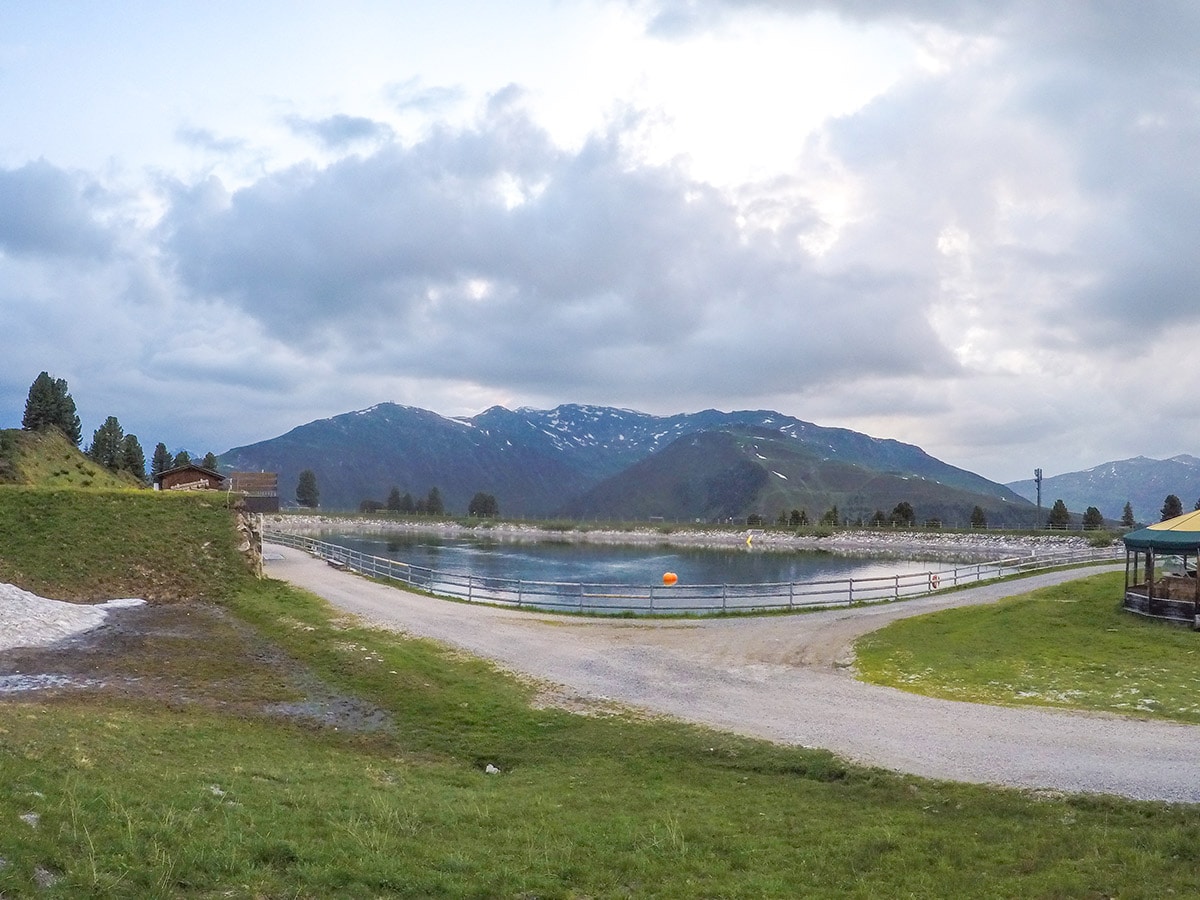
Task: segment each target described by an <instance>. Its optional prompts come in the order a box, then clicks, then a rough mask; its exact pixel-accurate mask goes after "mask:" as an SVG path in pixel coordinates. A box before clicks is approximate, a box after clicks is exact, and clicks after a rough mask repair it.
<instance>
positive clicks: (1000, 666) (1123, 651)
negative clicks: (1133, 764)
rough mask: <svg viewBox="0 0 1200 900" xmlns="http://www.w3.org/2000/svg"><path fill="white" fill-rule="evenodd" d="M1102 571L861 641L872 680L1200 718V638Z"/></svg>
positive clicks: (988, 698)
mask: <svg viewBox="0 0 1200 900" xmlns="http://www.w3.org/2000/svg"><path fill="white" fill-rule="evenodd" d="M1122 585H1123V581H1122V576H1121V575H1120V574H1119V573H1118V574H1109V575H1097V576H1094V577H1092V578H1087V579H1084V580H1082V581H1075V582H1070V583H1068V584H1065V585H1061V586H1059V587H1053V588H1045V589H1043V590H1040V591H1035V592H1033V593H1031V594H1027V595H1025V596H1023V597H1017V598H1014V599H1012V600H1008V601H1004V602H1001V603H996V604H991V605H988V606H978V607H965V608H962V609H952V610H946V611H945V612H941V613H936V614H933V615H928V616H921V617H919V618H915V619H908V620H903V621H900V622H896V623H894V624H893V625H891V626H889V627H887V628H885V629H883V630H882V631H877V632H875V633H873V634H870V635H867V636H866V637H864V638H862V639H860V640H859V642H858V645H857V648H856V651H857V652H856V656H857V664H858V671H859V673H860V675H861V676H862V677H863V678H864V679H865V680H867V681H873V682H876V683H878V684H886V685H891V686H893V687H898V688H902V689H904V690H909V691H913V692H915V693H920V694H929V695H931V696H937V697H947V698H950V699H954V700H969V701H972V702H976V703H992V704H1004V705H1037V706H1060V707H1074V708H1079V709H1093V710H1102V711H1106V712H1115V713H1122V714H1125V715H1138V716H1150V717H1158V718H1168V719H1176V720H1178V721H1181V722H1193V723H1195V722H1200V635H1197V634H1196V633H1195V632H1193V631H1191V630H1190V629H1188V628H1181V627H1179V626H1177V625H1171V624H1167V623H1162V622H1155V621H1151V620H1147V619H1143V618H1139V617H1137V616H1133V615H1130V614H1129V613H1126V612H1124V611H1122V609H1121V593H1122V590H1123V587H1122Z"/></svg>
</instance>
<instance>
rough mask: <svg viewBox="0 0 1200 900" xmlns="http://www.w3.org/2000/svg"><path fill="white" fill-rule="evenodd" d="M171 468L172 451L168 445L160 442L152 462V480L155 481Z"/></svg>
mask: <svg viewBox="0 0 1200 900" xmlns="http://www.w3.org/2000/svg"><path fill="white" fill-rule="evenodd" d="M169 468H171V451H170V450H168V449H167V445H166V444H164V443H163V442H162V441H159V442H158V444H157V445H155V447H154V456H153V457H152V458H151V460H150V479H151V480H154V479H155V478H157V477H158V476H159V475H161V474H162V473H163V472H165V471H167V469H169Z"/></svg>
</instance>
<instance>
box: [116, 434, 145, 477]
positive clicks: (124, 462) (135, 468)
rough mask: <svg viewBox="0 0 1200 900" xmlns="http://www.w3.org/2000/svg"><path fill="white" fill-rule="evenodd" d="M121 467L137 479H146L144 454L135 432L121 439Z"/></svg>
mask: <svg viewBox="0 0 1200 900" xmlns="http://www.w3.org/2000/svg"><path fill="white" fill-rule="evenodd" d="M121 468H122V469H123V470H124V471H126V472H128V473H129V474H130V475H132V476H133V477H134V478H136V479H137V480H138V481H141V482H145V480H146V454H145V452H143V450H142V444H141V442H140V441H139V440H138V438H137V435H136V434H127V435H125V439H124V440H123V441H121Z"/></svg>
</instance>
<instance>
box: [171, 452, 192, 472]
mask: <svg viewBox="0 0 1200 900" xmlns="http://www.w3.org/2000/svg"><path fill="white" fill-rule="evenodd" d="M191 461H192V454H190V453H188V452H187V451H186V450H180V451H179V452H178V453H176V454H175V458H174V459H173V460H171V468H172V469H177V468H179V467H180V466H186V465H187V464H188V463H190V462H191Z"/></svg>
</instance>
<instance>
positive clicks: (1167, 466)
mask: <svg viewBox="0 0 1200 900" xmlns="http://www.w3.org/2000/svg"><path fill="white" fill-rule="evenodd" d="M1007 486H1008V487H1009V488H1011V489H1012V490H1013V491H1015V492H1016V493H1018V494H1020V495H1021V496H1022V497H1024V498H1025V499H1027V500H1034V501H1036V499H1037V485H1036V483H1035V482H1034V481H1033V479H1025V480H1022V481H1013V482H1010V483H1009V484H1008V485H1007ZM1168 494H1174V495H1175V496H1177V497H1179V499H1180V500H1181V501H1182V503H1183V508H1184V509H1185V510H1189V509H1191V508H1192V507H1193V505H1194V504H1195V503H1196V502H1200V501H1198V500H1197V498H1200V458H1197V457H1195V456H1192V455H1190V454H1187V453H1180V454H1176V455H1175V456H1172V457H1169V458H1167V459H1153V458H1151V457H1148V456H1134V457H1130V458H1129V459H1118V460H1110V461H1109V462H1103V463H1100V464H1099V465H1096V466H1092V467H1091V468H1088V469H1082V470H1080V471H1078V472H1064V473H1062V474H1060V475H1053V476H1051V477H1049V478H1043V479H1042V505H1043V506H1044V507H1046V508H1049V507H1050V506H1051V505H1052V504H1053V503H1054V501H1055V500H1062V501H1063V502H1064V503H1065V504H1066V505H1067V508H1068V509H1071V510H1073V511H1080V510H1084V509H1086V508H1087V507H1089V506H1095V507H1096V508H1097V509H1098V510H1100V512H1101V513H1103V514H1104V515H1105V516H1106V517H1107V518H1111V519H1120V518H1121V515H1122V513H1123V512H1124V509H1125V504H1126V503H1129V504H1130V506H1131V507H1132V508H1133V514H1134V518H1135V519H1136V520H1137V521H1139V522H1157V521H1158V520H1159V518H1160V513H1161V509H1162V506H1163V502H1164V501H1165V500H1166V497H1167V495H1168Z"/></svg>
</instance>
